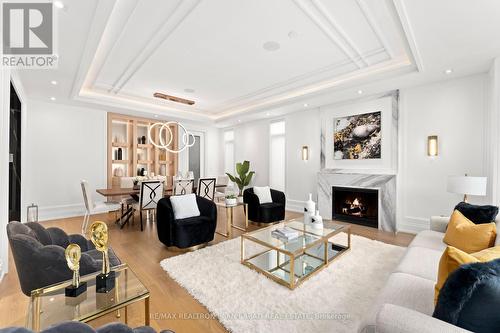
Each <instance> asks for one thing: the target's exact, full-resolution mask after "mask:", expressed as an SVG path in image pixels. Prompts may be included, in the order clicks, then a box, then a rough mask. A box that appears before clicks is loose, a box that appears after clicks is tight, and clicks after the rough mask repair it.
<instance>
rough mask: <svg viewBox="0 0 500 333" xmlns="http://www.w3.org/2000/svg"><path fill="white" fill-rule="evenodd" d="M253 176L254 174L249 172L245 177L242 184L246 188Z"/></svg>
mask: <svg viewBox="0 0 500 333" xmlns="http://www.w3.org/2000/svg"><path fill="white" fill-rule="evenodd" d="M254 174H255V172H254V171H250V173H249V174H248V175H247V176H246V177H245V182H244V183H243V184H245V186H248V185H249V184H250V182H251V181H252V177H253V175H254Z"/></svg>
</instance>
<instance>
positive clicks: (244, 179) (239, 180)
mask: <svg viewBox="0 0 500 333" xmlns="http://www.w3.org/2000/svg"><path fill="white" fill-rule="evenodd" d="M249 170H250V162H249V161H244V162H243V163H236V173H237V174H238V176H233V175H231V174H229V173H227V172H226V175H227V176H228V177H229V179H231V181H232V182H233V183H235V184H236V185H238V188H239V190H240V193H239V195H238V202H243V190H244V189H245V186H248V184H250V181H251V180H252V177H253V175H254V174H255V172H253V171H249Z"/></svg>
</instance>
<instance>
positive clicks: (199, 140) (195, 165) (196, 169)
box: [188, 132, 205, 184]
mask: <svg viewBox="0 0 500 333" xmlns="http://www.w3.org/2000/svg"><path fill="white" fill-rule="evenodd" d="M192 133H193V135H194V139H195V142H194V145H193V146H192V147H189V152H188V166H189V171H192V172H193V174H194V183H195V184H198V180H199V179H200V178H202V177H204V176H205V172H204V169H205V166H204V163H205V149H204V147H205V136H204V133H200V132H192Z"/></svg>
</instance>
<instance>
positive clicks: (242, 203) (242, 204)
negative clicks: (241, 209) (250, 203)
mask: <svg viewBox="0 0 500 333" xmlns="http://www.w3.org/2000/svg"><path fill="white" fill-rule="evenodd" d="M215 204H216V205H217V206H221V207H226V208H229V207H238V206H244V205H246V204H245V203H244V202H236V203H235V204H232V205H228V204H226V203H225V202H224V201H222V202H216V203H215Z"/></svg>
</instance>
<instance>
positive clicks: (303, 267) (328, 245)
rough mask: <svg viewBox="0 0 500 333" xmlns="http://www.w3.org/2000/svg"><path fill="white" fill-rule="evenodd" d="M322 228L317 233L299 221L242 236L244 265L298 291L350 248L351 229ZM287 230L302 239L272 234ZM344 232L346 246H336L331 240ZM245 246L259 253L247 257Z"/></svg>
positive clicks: (339, 226) (327, 224)
mask: <svg viewBox="0 0 500 333" xmlns="http://www.w3.org/2000/svg"><path fill="white" fill-rule="evenodd" d="M323 225H324V226H323V228H322V229H315V228H313V227H311V226H310V225H306V224H304V223H303V222H302V221H300V220H291V221H288V222H282V223H279V224H274V225H271V226H269V227H266V228H264V229H259V230H256V231H252V232H249V233H246V234H243V235H242V236H241V263H242V264H243V265H245V266H248V267H250V268H251V269H254V270H256V271H258V272H260V273H262V274H264V275H266V276H267V277H268V278H270V279H272V280H274V281H276V282H278V283H280V284H282V285H284V286H286V287H288V288H290V289H295V288H296V287H297V286H298V285H300V284H301V283H302V282H304V281H305V280H307V279H308V278H309V277H311V276H313V275H314V274H316V273H318V272H319V271H320V270H322V269H323V268H325V267H327V266H328V265H329V264H330V263H331V262H332V261H333V260H335V259H337V258H339V257H340V256H341V255H342V254H344V253H345V252H346V251H348V250H349V249H350V248H351V227H350V226H348V225H340V224H335V223H333V222H330V221H325V222H324V223H323ZM284 226H287V227H289V228H292V229H295V230H297V231H298V232H299V237H298V238H295V239H292V240H289V241H283V240H280V239H278V238H275V237H273V236H272V235H271V232H272V231H273V230H275V229H278V228H283V227H284ZM341 232H344V233H346V234H347V244H346V245H340V244H334V243H333V242H332V240H331V239H330V238H332V237H333V236H335V235H337V234H339V233H341ZM247 243H250V244H247ZM246 246H248V247H250V246H251V247H252V248H254V249H255V250H257V249H258V248H260V250H259V251H257V253H254V254H252V255H250V256H248V257H247V256H246V254H245V247H246Z"/></svg>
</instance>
